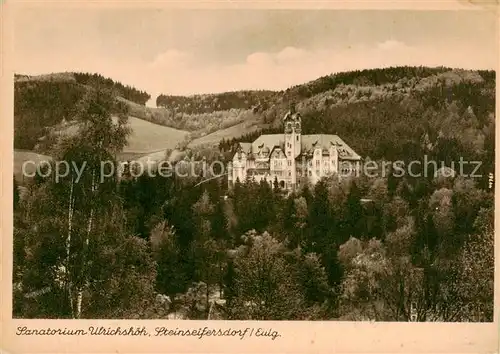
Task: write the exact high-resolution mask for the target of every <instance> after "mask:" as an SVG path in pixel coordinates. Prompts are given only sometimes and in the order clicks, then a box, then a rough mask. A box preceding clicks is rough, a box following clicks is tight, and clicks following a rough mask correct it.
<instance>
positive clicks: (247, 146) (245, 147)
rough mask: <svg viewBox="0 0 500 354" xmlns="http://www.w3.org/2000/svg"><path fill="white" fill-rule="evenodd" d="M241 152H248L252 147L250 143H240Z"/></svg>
mask: <svg viewBox="0 0 500 354" xmlns="http://www.w3.org/2000/svg"><path fill="white" fill-rule="evenodd" d="M240 146H241V150H242V151H243V152H245V153H248V152H250V148H251V147H252V143H240Z"/></svg>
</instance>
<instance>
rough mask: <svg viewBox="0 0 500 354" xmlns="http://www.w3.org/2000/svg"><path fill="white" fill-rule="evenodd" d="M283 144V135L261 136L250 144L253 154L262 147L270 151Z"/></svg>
mask: <svg viewBox="0 0 500 354" xmlns="http://www.w3.org/2000/svg"><path fill="white" fill-rule="evenodd" d="M283 144H284V136H283V134H263V135H261V136H259V137H258V138H257V139H255V141H254V142H253V143H252V150H253V152H254V153H256V152H258V151H259V150H260V149H261V148H263V147H264V146H267V147H268V148H269V150H272V149H273V147H275V146H281V145H283Z"/></svg>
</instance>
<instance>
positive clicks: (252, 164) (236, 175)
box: [228, 109, 361, 190]
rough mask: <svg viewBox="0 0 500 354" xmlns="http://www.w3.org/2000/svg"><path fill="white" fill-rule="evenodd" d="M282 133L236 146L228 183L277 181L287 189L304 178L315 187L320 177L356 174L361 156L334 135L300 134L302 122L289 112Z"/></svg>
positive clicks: (295, 185)
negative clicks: (251, 180) (248, 180)
mask: <svg viewBox="0 0 500 354" xmlns="http://www.w3.org/2000/svg"><path fill="white" fill-rule="evenodd" d="M283 123H284V130H285V131H284V134H265V135H261V136H259V137H258V138H257V139H256V140H255V141H254V142H253V143H239V146H238V148H237V150H236V153H235V154H234V157H233V160H232V162H230V163H229V166H228V183H229V186H230V187H231V186H232V185H233V184H234V183H235V182H236V180H239V181H240V182H242V183H244V182H245V181H246V180H247V179H253V180H255V181H256V182H260V181H261V180H263V179H264V180H266V181H268V182H269V183H274V181H275V180H277V181H278V183H279V185H280V186H281V187H282V188H284V189H287V190H293V189H295V188H296V187H299V186H300V185H301V183H303V182H304V180H305V179H307V180H309V182H310V183H311V184H315V183H316V182H318V181H319V180H320V179H321V178H322V177H326V176H330V175H332V174H337V175H339V176H345V175H353V174H356V173H357V172H359V168H360V160H361V157H360V156H359V155H358V154H357V153H356V152H354V150H353V149H351V148H350V147H349V146H348V145H347V144H346V143H345V142H344V141H343V140H342V139H340V138H339V137H338V136H337V135H327V134H313V135H302V134H301V131H302V119H301V117H300V114H299V113H295V111H294V110H293V109H292V110H291V111H289V112H288V113H287V114H286V115H285V117H284V119H283Z"/></svg>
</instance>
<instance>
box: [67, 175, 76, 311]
mask: <svg viewBox="0 0 500 354" xmlns="http://www.w3.org/2000/svg"><path fill="white" fill-rule="evenodd" d="M73 178H74V177H73V176H72V177H71V187H70V192H69V206H68V234H67V236H66V269H65V272H66V279H65V280H66V292H67V294H68V300H69V306H70V309H71V317H72V318H75V313H74V308H73V294H72V286H71V277H70V258H71V257H70V256H71V255H70V248H71V232H72V230H73V208H74V197H73V188H74V184H73Z"/></svg>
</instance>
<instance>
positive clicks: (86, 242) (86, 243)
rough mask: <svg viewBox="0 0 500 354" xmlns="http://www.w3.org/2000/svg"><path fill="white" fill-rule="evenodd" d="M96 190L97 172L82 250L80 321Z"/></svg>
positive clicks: (78, 295)
mask: <svg viewBox="0 0 500 354" xmlns="http://www.w3.org/2000/svg"><path fill="white" fill-rule="evenodd" d="M95 190H96V187H95V170H93V171H92V182H91V200H90V202H91V207H90V213H89V219H88V222H87V233H86V234H85V240H84V244H83V250H82V253H83V254H82V276H81V284H80V285H79V287H78V291H77V295H76V318H77V319H79V318H80V317H81V315H82V302H83V290H84V288H85V284H86V280H87V276H86V272H87V270H86V263H87V252H88V248H89V240H90V233H91V232H92V226H93V219H94V192H95Z"/></svg>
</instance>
